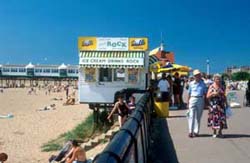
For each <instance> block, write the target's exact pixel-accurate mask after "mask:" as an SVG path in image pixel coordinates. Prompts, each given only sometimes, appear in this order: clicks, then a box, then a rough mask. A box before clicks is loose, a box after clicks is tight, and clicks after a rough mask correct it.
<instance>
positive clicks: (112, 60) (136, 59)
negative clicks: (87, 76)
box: [79, 51, 145, 68]
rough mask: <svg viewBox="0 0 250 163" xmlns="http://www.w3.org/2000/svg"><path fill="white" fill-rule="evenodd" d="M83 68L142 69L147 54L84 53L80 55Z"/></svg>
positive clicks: (128, 52)
mask: <svg viewBox="0 0 250 163" xmlns="http://www.w3.org/2000/svg"><path fill="white" fill-rule="evenodd" d="M79 55H80V56H79V57H80V60H79V64H80V66H81V67H103V68H142V67H144V56H145V52H141V51H140V52H134V51H83V52H80V54H79Z"/></svg>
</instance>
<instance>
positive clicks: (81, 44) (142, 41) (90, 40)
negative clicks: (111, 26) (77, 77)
mask: <svg viewBox="0 0 250 163" xmlns="http://www.w3.org/2000/svg"><path fill="white" fill-rule="evenodd" d="M78 48H79V51H91V50H92V51H94V50H95V51H146V50H148V38H145V37H144V38H139V37H137V38H127V37H121V38H119V37H114V38H112V37H79V39H78Z"/></svg>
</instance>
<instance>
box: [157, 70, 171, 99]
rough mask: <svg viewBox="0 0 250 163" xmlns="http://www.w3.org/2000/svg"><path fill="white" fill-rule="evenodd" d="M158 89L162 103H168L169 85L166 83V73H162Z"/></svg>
mask: <svg viewBox="0 0 250 163" xmlns="http://www.w3.org/2000/svg"><path fill="white" fill-rule="evenodd" d="M158 88H159V91H160V92H161V98H162V99H163V100H164V101H169V91H170V85H169V83H168V80H167V77H166V73H162V78H161V79H160V80H159V83H158Z"/></svg>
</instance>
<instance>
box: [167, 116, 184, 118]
mask: <svg viewBox="0 0 250 163" xmlns="http://www.w3.org/2000/svg"><path fill="white" fill-rule="evenodd" d="M186 117H187V116H185V115H173V116H169V117H168V118H186Z"/></svg>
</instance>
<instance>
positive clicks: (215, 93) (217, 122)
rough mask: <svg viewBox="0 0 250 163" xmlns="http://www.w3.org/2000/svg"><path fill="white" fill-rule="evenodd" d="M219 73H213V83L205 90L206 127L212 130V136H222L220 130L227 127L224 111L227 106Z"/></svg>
mask: <svg viewBox="0 0 250 163" xmlns="http://www.w3.org/2000/svg"><path fill="white" fill-rule="evenodd" d="M220 80H221V78H220V76H219V75H214V83H213V84H212V85H210V86H209V88H208V91H207V99H208V105H209V106H208V109H209V110H208V127H211V128H212V130H213V137H217V136H218V137H223V135H222V130H223V129H227V123H226V114H225V113H226V112H225V107H226V106H227V102H226V96H225V92H224V90H223V88H222V85H221V81H220Z"/></svg>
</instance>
